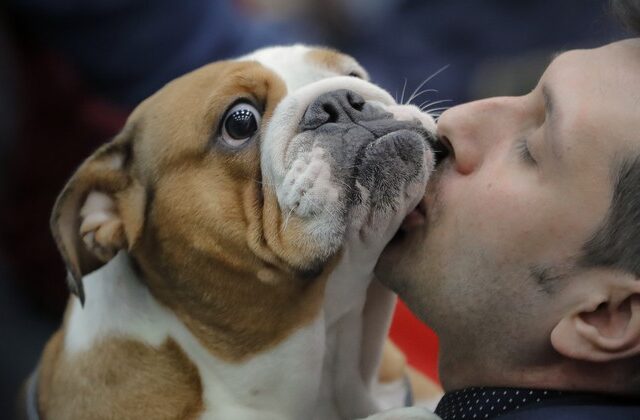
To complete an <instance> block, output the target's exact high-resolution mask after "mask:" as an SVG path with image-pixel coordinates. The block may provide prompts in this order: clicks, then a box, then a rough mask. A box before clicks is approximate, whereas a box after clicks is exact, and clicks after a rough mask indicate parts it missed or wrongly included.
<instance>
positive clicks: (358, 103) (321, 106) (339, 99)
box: [300, 89, 365, 130]
mask: <svg viewBox="0 0 640 420" xmlns="http://www.w3.org/2000/svg"><path fill="white" fill-rule="evenodd" d="M364 105H365V100H364V98H362V96H360V95H358V94H357V93H355V92H353V91H351V90H347V89H340V90H334V91H332V92H327V93H323V94H322V95H320V96H318V97H317V98H316V100H315V101H313V102H312V103H311V105H309V107H308V108H307V110H306V111H305V114H304V117H303V118H302V121H301V124H300V126H301V127H300V128H301V129H302V130H315V129H316V128H318V127H320V126H322V125H324V124H329V123H349V122H356V121H359V120H361V119H362V116H361V115H360V114H361V113H362V111H363V108H364Z"/></svg>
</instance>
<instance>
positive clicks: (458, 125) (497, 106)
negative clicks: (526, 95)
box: [438, 97, 516, 175]
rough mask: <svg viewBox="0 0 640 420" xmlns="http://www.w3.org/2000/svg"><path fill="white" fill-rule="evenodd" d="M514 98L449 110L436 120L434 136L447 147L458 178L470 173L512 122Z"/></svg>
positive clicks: (485, 157) (503, 98)
mask: <svg viewBox="0 0 640 420" xmlns="http://www.w3.org/2000/svg"><path fill="white" fill-rule="evenodd" d="M514 99H516V98H508V97H498V98H489V99H483V100H479V101H475V102H470V103H467V104H463V105H458V106H456V107H453V108H450V109H449V110H447V111H445V112H444V113H443V114H442V115H441V116H440V118H439V119H438V137H440V138H443V139H445V141H448V142H449V143H450V144H451V149H452V153H451V157H450V158H451V159H452V160H453V163H454V167H455V169H456V170H457V171H458V172H459V173H460V174H462V175H469V174H471V173H472V172H474V171H475V170H476V169H477V168H479V167H480V165H481V164H482V163H483V161H484V160H485V159H487V157H488V156H489V155H490V151H491V150H492V148H493V147H494V146H495V144H496V143H497V142H498V140H499V139H500V138H501V136H503V135H504V134H505V133H504V131H505V129H508V126H509V125H510V124H512V123H513V122H514V121H513V120H512V119H511V117H513V115H511V113H510V112H509V109H510V108H511V107H512V106H514V105H516V104H515V103H512V101H513V100H514Z"/></svg>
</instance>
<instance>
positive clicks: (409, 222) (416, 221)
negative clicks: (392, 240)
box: [400, 198, 427, 231]
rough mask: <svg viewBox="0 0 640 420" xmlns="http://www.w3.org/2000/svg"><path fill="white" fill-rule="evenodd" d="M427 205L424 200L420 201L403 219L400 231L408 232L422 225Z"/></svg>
mask: <svg viewBox="0 0 640 420" xmlns="http://www.w3.org/2000/svg"><path fill="white" fill-rule="evenodd" d="M426 214H427V205H426V203H425V200H424V198H423V199H422V200H420V203H419V204H418V206H417V207H416V208H415V209H413V210H411V212H410V213H409V214H408V215H407V217H405V218H404V221H403V222H402V224H401V225H400V230H403V231H409V230H411V229H415V228H416V227H418V226H420V225H423V224H424V223H425V220H426Z"/></svg>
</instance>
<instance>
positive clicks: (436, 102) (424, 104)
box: [418, 99, 452, 108]
mask: <svg viewBox="0 0 640 420" xmlns="http://www.w3.org/2000/svg"><path fill="white" fill-rule="evenodd" d="M451 101H452V99H440V100H439V101H431V102H429V101H425V102H423V103H421V104H420V105H419V106H418V108H426V107H430V106H433V105H438V104H442V103H445V102H451Z"/></svg>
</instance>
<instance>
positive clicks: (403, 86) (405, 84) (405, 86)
mask: <svg viewBox="0 0 640 420" xmlns="http://www.w3.org/2000/svg"><path fill="white" fill-rule="evenodd" d="M406 88H407V78H406V77H405V78H404V85H402V95H401V96H400V102H398V101H396V103H400V104H402V103H403V102H402V101H404V91H405V89H406Z"/></svg>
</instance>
